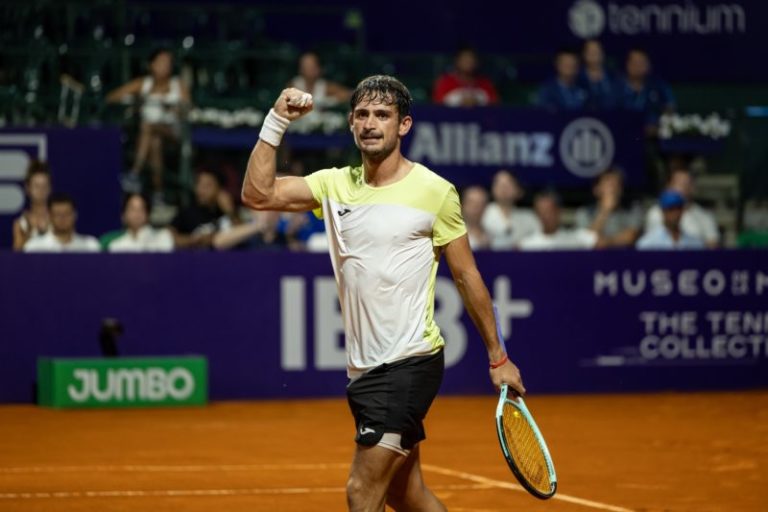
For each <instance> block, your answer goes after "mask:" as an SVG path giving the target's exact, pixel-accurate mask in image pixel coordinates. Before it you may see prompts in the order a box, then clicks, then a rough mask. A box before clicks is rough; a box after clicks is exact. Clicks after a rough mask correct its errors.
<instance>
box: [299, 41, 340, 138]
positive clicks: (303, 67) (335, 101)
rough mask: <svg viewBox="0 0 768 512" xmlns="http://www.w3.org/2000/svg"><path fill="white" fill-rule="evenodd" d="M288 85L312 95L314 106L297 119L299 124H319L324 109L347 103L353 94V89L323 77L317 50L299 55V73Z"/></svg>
mask: <svg viewBox="0 0 768 512" xmlns="http://www.w3.org/2000/svg"><path fill="white" fill-rule="evenodd" d="M288 87H295V88H296V89H299V90H300V91H305V92H308V93H309V94H311V95H312V102H313V105H314V108H313V109H312V112H310V113H309V114H307V115H306V116H304V117H303V118H302V119H300V120H299V121H297V123H296V124H297V125H301V124H304V125H308V126H313V125H319V124H320V117H321V116H322V112H323V110H324V109H326V108H328V107H334V106H336V105H339V104H343V103H346V102H347V101H349V98H350V97H351V96H352V91H350V90H349V89H347V88H346V87H344V86H343V85H341V84H338V83H336V82H331V81H330V80H326V79H325V78H323V68H322V65H321V64H320V57H319V56H318V55H317V54H316V53H315V52H305V53H303V54H302V55H301V57H299V74H298V75H296V76H295V77H293V78H292V79H291V81H290V82H288ZM291 124H294V123H291ZM293 128H294V129H295V128H296V126H294V127H293Z"/></svg>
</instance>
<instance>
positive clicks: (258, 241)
mask: <svg viewBox="0 0 768 512" xmlns="http://www.w3.org/2000/svg"><path fill="white" fill-rule="evenodd" d="M279 222H280V212H273V211H260V212H254V214H253V218H252V219H251V220H250V222H245V223H243V224H239V225H237V226H232V227H230V228H228V229H225V230H222V231H219V232H217V233H216V234H215V235H214V236H213V247H214V248H215V249H217V250H219V251H225V250H229V249H258V250H271V249H285V248H286V247H288V241H287V239H286V237H285V234H284V233H281V232H280V231H279V230H278V223H279Z"/></svg>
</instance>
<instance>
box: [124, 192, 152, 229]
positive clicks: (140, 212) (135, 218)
mask: <svg viewBox="0 0 768 512" xmlns="http://www.w3.org/2000/svg"><path fill="white" fill-rule="evenodd" d="M123 222H124V223H125V226H126V227H127V228H128V229H133V230H138V229H140V228H142V227H144V226H145V225H146V224H147V205H146V204H144V199H142V198H141V197H139V196H133V197H131V199H130V200H128V204H127V205H126V206H125V213H124V214H123Z"/></svg>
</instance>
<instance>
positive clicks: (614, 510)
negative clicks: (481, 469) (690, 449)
mask: <svg viewBox="0 0 768 512" xmlns="http://www.w3.org/2000/svg"><path fill="white" fill-rule="evenodd" d="M421 467H422V468H423V469H425V470H427V471H432V472H434V473H438V474H441V475H446V476H455V477H457V478H463V479H464V480H469V481H470V482H477V483H480V484H485V485H489V486H492V487H497V488H499V489H509V490H511V491H523V492H527V491H526V490H525V489H523V487H522V486H520V485H517V484H512V483H509V482H503V481H501V480H493V479H492V478H486V477H484V476H480V475H475V474H473V473H467V472H465V471H456V470H453V469H448V468H443V467H440V466H433V465H432V464H422V465H421ZM552 499H553V500H560V501H567V502H568V503H575V504H576V505H583V506H585V507H590V508H596V509H599V510H609V511H611V512H634V511H633V510H631V509H628V508H624V507H617V506H615V505H609V504H607V503H601V502H599V501H592V500H585V499H583V498H577V497H576V496H569V495H568V494H563V493H557V494H555V495H554V496H552Z"/></svg>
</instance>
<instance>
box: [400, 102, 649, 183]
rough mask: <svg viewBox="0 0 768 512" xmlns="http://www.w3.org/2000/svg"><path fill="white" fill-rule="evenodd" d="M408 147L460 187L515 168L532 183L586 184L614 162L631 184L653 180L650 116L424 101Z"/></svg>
mask: <svg viewBox="0 0 768 512" xmlns="http://www.w3.org/2000/svg"><path fill="white" fill-rule="evenodd" d="M412 114H413V119H414V122H413V128H412V129H411V133H410V135H409V136H408V137H406V138H405V140H404V141H403V152H404V154H405V155H406V156H407V158H409V159H410V160H413V161H416V162H421V163H423V164H425V165H426V166H427V167H430V168H431V169H432V170H434V171H436V172H438V173H439V174H440V175H442V176H443V177H445V178H446V179H448V180H450V181H452V182H453V183H454V184H456V185H457V186H466V185H473V184H479V185H489V184H490V180H491V177H492V176H493V173H495V172H496V171H498V170H499V169H509V170H512V171H514V173H515V174H516V175H517V176H518V177H519V178H520V180H521V182H522V183H523V185H525V186H532V187H549V186H553V187H585V186H589V184H590V183H591V180H592V179H593V178H594V177H595V176H597V175H598V174H600V173H601V172H602V171H604V170H605V169H607V168H608V167H609V166H611V165H614V164H615V165H618V166H619V167H621V168H622V170H623V171H624V173H625V175H626V181H627V184H628V185H629V186H635V187H637V186H642V185H643V183H644V179H645V174H644V172H645V165H644V162H645V160H644V153H643V151H644V146H643V141H644V140H645V139H644V136H643V118H642V116H641V115H637V114H635V113H629V112H622V113H614V114H600V115H592V114H580V115H573V114H555V113H548V112H543V111H540V110H532V109H516V108H505V107H480V108H471V109H464V108H445V107H439V106H416V107H414V109H413V113H412Z"/></svg>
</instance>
